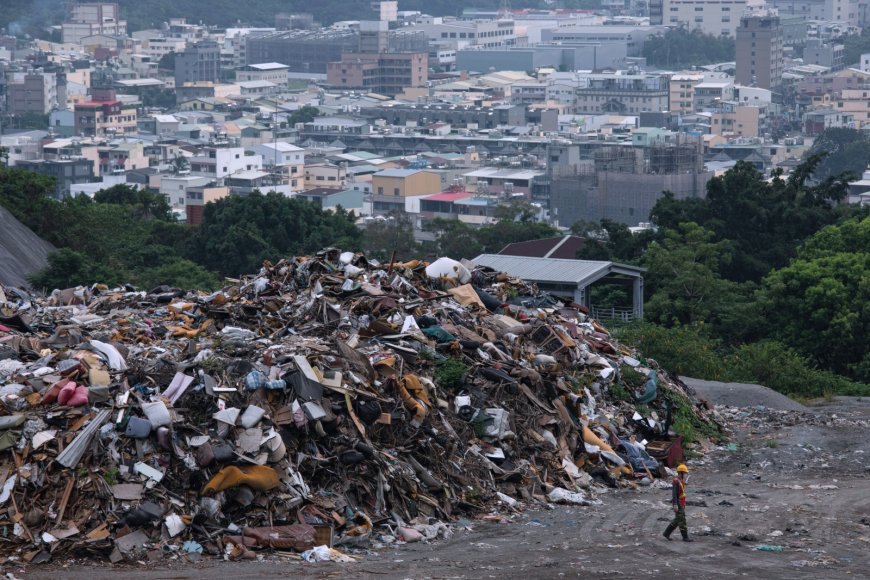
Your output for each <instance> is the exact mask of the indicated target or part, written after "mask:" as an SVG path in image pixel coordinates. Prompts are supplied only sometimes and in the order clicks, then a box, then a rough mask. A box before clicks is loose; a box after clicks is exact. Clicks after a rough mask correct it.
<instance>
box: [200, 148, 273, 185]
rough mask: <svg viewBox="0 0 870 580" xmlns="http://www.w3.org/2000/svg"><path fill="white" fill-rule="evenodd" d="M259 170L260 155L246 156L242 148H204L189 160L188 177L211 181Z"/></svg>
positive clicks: (261, 160) (261, 164)
mask: <svg viewBox="0 0 870 580" xmlns="http://www.w3.org/2000/svg"><path fill="white" fill-rule="evenodd" d="M261 169H263V157H262V155H256V154H254V155H247V154H246V153H245V150H244V149H243V148H242V147H204V148H203V149H202V150H201V151H200V154H199V155H195V156H193V157H191V158H190V175H193V176H201V177H210V178H211V179H222V178H224V177H227V176H229V175H232V174H234V173H238V172H240V171H251V170H261Z"/></svg>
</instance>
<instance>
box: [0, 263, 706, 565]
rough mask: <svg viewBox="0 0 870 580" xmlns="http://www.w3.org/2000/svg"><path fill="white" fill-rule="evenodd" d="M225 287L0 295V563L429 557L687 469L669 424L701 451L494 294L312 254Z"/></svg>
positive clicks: (676, 417)
mask: <svg viewBox="0 0 870 580" xmlns="http://www.w3.org/2000/svg"><path fill="white" fill-rule="evenodd" d="M229 282H230V285H228V286H227V287H225V288H223V289H222V290H220V291H218V292H214V293H212V294H205V293H189V292H183V291H180V290H177V289H173V288H167V287H160V288H156V289H153V290H152V291H150V292H142V291H136V289H134V288H117V289H109V288H106V287H104V286H99V285H97V286H94V287H91V288H74V289H67V290H62V291H61V290H56V291H54V292H53V293H52V295H51V296H49V297H46V298H38V297H35V296H32V295H30V294H29V293H27V292H25V291H22V290H18V289H13V288H5V289H3V288H0V413H2V416H0V527H2V532H3V533H2V538H0V546H2V547H0V556H2V557H3V558H5V561H10V560H18V561H25V562H32V563H40V562H45V561H48V560H50V559H52V558H55V559H56V558H59V557H94V558H99V559H105V558H108V559H109V560H111V561H112V562H119V561H122V560H125V559H127V560H136V559H137V558H140V557H142V554H146V555H148V556H149V557H154V558H159V557H162V556H161V555H165V554H167V553H170V554H185V555H190V556H194V555H195V556H198V555H200V554H203V555H208V554H211V555H214V556H221V557H226V558H252V557H255V555H256V552H257V551H258V550H263V549H269V550H295V551H299V552H302V551H306V550H308V551H309V552H306V553H307V554H315V553H316V552H310V550H312V548H314V547H315V546H327V547H328V548H333V547H336V548H341V547H344V549H354V548H355V547H364V546H367V545H370V543H371V542H372V541H373V540H376V539H377V541H378V542H381V543H383V542H385V541H390V540H391V539H392V540H393V541H419V540H428V539H434V538H437V537H445V536H449V534H450V533H451V530H450V527H449V526H448V525H446V524H449V523H450V522H452V521H456V520H457V519H458V518H471V519H473V518H478V517H483V516H485V515H486V514H488V513H492V512H493V511H495V510H500V509H501V510H505V509H512V508H513V507H515V506H516V504H517V503H518V502H526V503H530V502H568V503H574V504H581V505H583V504H589V503H591V502H594V501H596V500H595V494H596V490H597V489H603V487H605V486H610V487H615V486H620V485H638V484H649V483H650V481H651V480H653V479H654V478H656V477H658V476H661V475H665V467H664V465H663V464H668V465H671V466H672V465H673V462H674V461H679V460H680V459H681V456H680V453H681V448H680V438H679V437H675V436H674V434H673V429H670V430H669V427H670V426H671V423H673V422H675V421H682V422H683V423H684V424H694V425H695V426H696V428H699V429H700V428H704V429H710V430H711V432H715V431H716V430H718V428H719V427H718V425H717V423H716V418H715V416H714V415H713V411H711V410H709V409H707V408H706V407H705V406H704V405H703V404H700V403H697V402H696V401H695V400H694V399H693V398H692V397H691V394H690V393H688V392H687V390H686V388H685V386H684V385H683V384H682V383H680V382H679V381H678V380H676V379H675V378H674V377H671V376H669V375H668V374H667V373H666V372H665V371H663V370H662V369H660V368H658V365H657V364H656V363H655V361H652V360H647V359H644V358H643V357H642V356H641V355H640V354H639V353H637V352H635V351H633V350H631V349H630V348H628V347H626V346H625V345H622V344H619V343H618V342H617V341H616V340H614V339H613V337H612V336H611V335H610V334H609V333H608V331H607V330H606V329H605V328H604V327H602V326H601V325H600V324H599V323H598V322H596V321H595V320H592V319H590V318H589V316H588V313H587V311H586V310H585V309H584V308H583V307H582V306H579V305H576V304H572V303H563V302H560V301H559V300H558V299H555V298H553V297H552V296H549V295H546V294H542V293H540V292H538V290H537V288H536V287H535V286H534V285H532V284H528V283H526V282H524V281H522V280H519V279H516V278H512V277H510V276H508V275H507V274H505V273H500V272H495V271H492V270H488V269H484V268H474V267H473V266H472V265H471V264H469V263H460V262H456V261H453V260H450V259H447V258H441V259H439V260H437V261H435V262H433V263H431V264H429V263H426V262H423V261H411V262H405V263H394V264H379V263H377V262H375V261H373V260H367V259H366V257H365V256H364V255H362V254H354V253H350V252H340V251H339V250H335V249H328V250H324V251H322V252H320V253H318V254H317V255H314V256H307V257H294V258H292V259H286V260H282V261H280V262H278V263H276V264H271V263H268V262H266V263H264V266H263V268H262V269H261V271H260V272H259V273H258V274H257V275H254V276H249V277H246V278H243V279H239V280H230V281H229ZM687 422H688V423H687ZM669 431H670V433H669ZM647 451H649V452H650V453H652V454H653V455H656V456H657V457H658V458H659V459H661V463H660V462H659V461H658V460H657V459H654V458H653V457H651V456H650V455H649V454H648V453H647ZM323 550H324V549H321V552H320V553H321V555H322V554H323V553H325V552H323Z"/></svg>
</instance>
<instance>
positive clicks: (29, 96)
mask: <svg viewBox="0 0 870 580" xmlns="http://www.w3.org/2000/svg"><path fill="white" fill-rule="evenodd" d="M59 87H60V89H61V90H60V94H59V92H58V88H59ZM6 107H7V109H6V110H7V111H8V112H9V113H11V114H13V115H21V114H26V113H35V114H37V115H47V114H48V113H50V112H51V111H53V110H55V109H58V108H64V109H65V108H66V90H65V82H63V80H62V79H61V78H59V75H57V74H55V73H53V72H40V71H31V72H19V73H11V74H10V75H9V77H8V79H7V83H6Z"/></svg>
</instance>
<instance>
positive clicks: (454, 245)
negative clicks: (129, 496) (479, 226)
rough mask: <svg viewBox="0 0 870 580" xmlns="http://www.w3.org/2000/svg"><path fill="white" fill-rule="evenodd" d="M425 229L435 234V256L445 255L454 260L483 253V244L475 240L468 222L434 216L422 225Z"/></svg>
mask: <svg viewBox="0 0 870 580" xmlns="http://www.w3.org/2000/svg"><path fill="white" fill-rule="evenodd" d="M423 229H424V230H425V231H429V232H433V233H434V234H435V236H436V240H435V243H434V247H433V251H432V252H431V253H432V254H434V255H435V256H436V257H437V256H447V257H449V258H453V259H455V260H459V259H461V258H468V259H470V258H474V257H476V256H479V255H480V254H482V253H483V246H482V245H481V244H480V242H478V240H477V233H476V231H475V230H474V228H472V227H471V226H469V225H468V224H466V223H465V222H461V221H459V220H448V219H443V218H436V219H434V220H432V221H430V222H426V223H425V224H424V225H423Z"/></svg>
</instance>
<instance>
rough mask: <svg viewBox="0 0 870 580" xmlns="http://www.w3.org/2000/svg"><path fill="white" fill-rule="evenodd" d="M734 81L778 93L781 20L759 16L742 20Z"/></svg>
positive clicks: (737, 43) (772, 15)
mask: <svg viewBox="0 0 870 580" xmlns="http://www.w3.org/2000/svg"><path fill="white" fill-rule="evenodd" d="M736 47H737V65H736V69H735V71H736V72H735V75H734V81H735V82H736V83H737V84H740V85H746V86H751V87H762V88H765V89H771V90H776V89H778V88H779V86H780V85H781V84H782V63H783V58H782V27H781V26H780V25H779V17H778V16H776V15H774V14H772V13H769V12H768V13H759V14H753V15H749V16H743V17H741V18H740V26H739V28H738V29H737V40H736Z"/></svg>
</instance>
